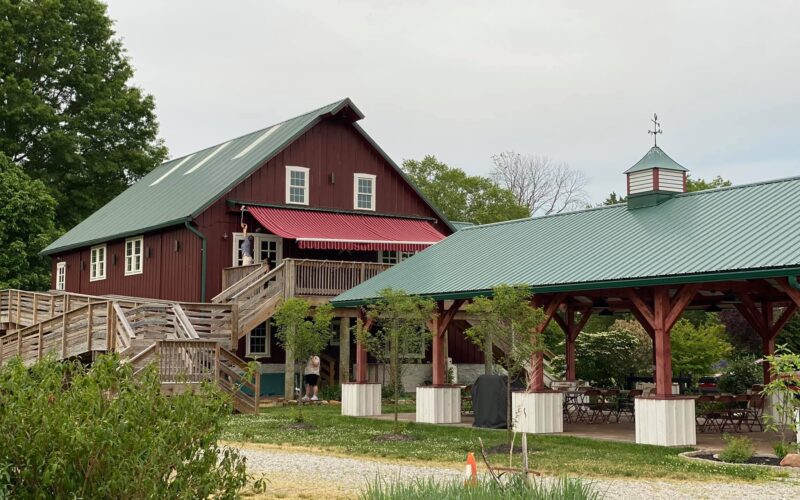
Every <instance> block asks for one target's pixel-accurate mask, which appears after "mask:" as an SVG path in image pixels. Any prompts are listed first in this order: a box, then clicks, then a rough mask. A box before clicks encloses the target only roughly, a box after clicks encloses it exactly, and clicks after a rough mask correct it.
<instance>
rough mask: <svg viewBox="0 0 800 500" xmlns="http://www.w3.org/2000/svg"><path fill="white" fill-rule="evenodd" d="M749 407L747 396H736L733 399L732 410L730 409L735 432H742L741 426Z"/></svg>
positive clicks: (748, 396)
mask: <svg viewBox="0 0 800 500" xmlns="http://www.w3.org/2000/svg"><path fill="white" fill-rule="evenodd" d="M749 406H750V395H749V394H737V395H735V396H734V397H733V408H732V409H731V420H733V424H734V425H735V428H736V432H742V424H744V422H745V420H746V419H747V412H748V410H749Z"/></svg>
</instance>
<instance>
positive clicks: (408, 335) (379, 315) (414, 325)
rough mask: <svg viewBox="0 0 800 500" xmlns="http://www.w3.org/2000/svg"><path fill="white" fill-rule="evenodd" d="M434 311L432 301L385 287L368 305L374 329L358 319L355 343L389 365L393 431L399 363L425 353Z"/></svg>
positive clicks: (368, 314)
mask: <svg viewBox="0 0 800 500" xmlns="http://www.w3.org/2000/svg"><path fill="white" fill-rule="evenodd" d="M433 309H434V303H433V301H432V300H429V299H423V298H421V297H417V296H413V295H408V294H407V293H405V292H403V291H398V290H392V289H390V288H387V289H386V290H383V291H382V292H381V293H380V299H378V300H377V301H376V302H374V303H372V304H370V305H369V306H367V316H368V317H369V318H370V319H371V320H372V322H373V325H374V327H373V328H371V329H367V328H365V327H364V324H363V323H362V322H361V320H359V321H358V325H357V329H356V337H357V338H358V341H359V342H361V343H362V345H363V346H364V348H365V349H366V350H367V352H369V353H370V354H372V355H373V356H374V357H375V358H376V359H378V360H379V361H381V362H383V363H387V362H388V363H389V371H390V380H391V384H392V396H393V397H392V399H393V401H394V425H395V431H397V429H398V423H397V414H398V411H399V400H400V388H401V385H402V382H401V379H400V373H401V361H402V358H403V357H405V356H407V355H409V354H415V353H419V352H422V351H424V349H425V346H426V345H427V343H428V341H429V340H430V339H431V333H430V331H428V321H430V319H431V315H432V314H433Z"/></svg>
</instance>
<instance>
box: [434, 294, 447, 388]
mask: <svg viewBox="0 0 800 500" xmlns="http://www.w3.org/2000/svg"><path fill="white" fill-rule="evenodd" d="M442 316H444V302H442V301H441V300H440V301H438V302H436V312H435V313H434V314H433V317H431V321H430V325H431V333H432V334H433V346H432V348H431V365H432V366H431V369H432V371H433V374H432V377H431V378H432V382H433V385H434V386H437V385H444V383H445V380H446V379H445V360H444V342H443V340H442V334H441V328H440V324H441V323H442V320H443V318H442Z"/></svg>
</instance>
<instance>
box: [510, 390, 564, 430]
mask: <svg viewBox="0 0 800 500" xmlns="http://www.w3.org/2000/svg"><path fill="white" fill-rule="evenodd" d="M511 402H512V406H511V418H512V419H513V421H514V422H513V426H514V430H515V431H517V432H527V433H529V434H551V433H555V432H564V408H563V404H564V395H563V394H561V393H560V392H514V393H512V394H511Z"/></svg>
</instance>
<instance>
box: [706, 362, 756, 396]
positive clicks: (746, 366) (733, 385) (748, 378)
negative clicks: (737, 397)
mask: <svg viewBox="0 0 800 500" xmlns="http://www.w3.org/2000/svg"><path fill="white" fill-rule="evenodd" d="M761 382H763V380H762V370H761V366H760V365H759V364H758V363H756V358H755V357H753V356H739V357H737V358H735V359H733V360H731V361H730V362H729V363H728V366H726V367H725V370H724V371H723V372H722V375H721V376H720V378H719V383H718V384H717V387H718V388H719V391H720V392H726V393H729V394H744V393H745V392H747V390H748V389H750V388H751V387H752V386H753V385H755V384H760V383H761Z"/></svg>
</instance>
